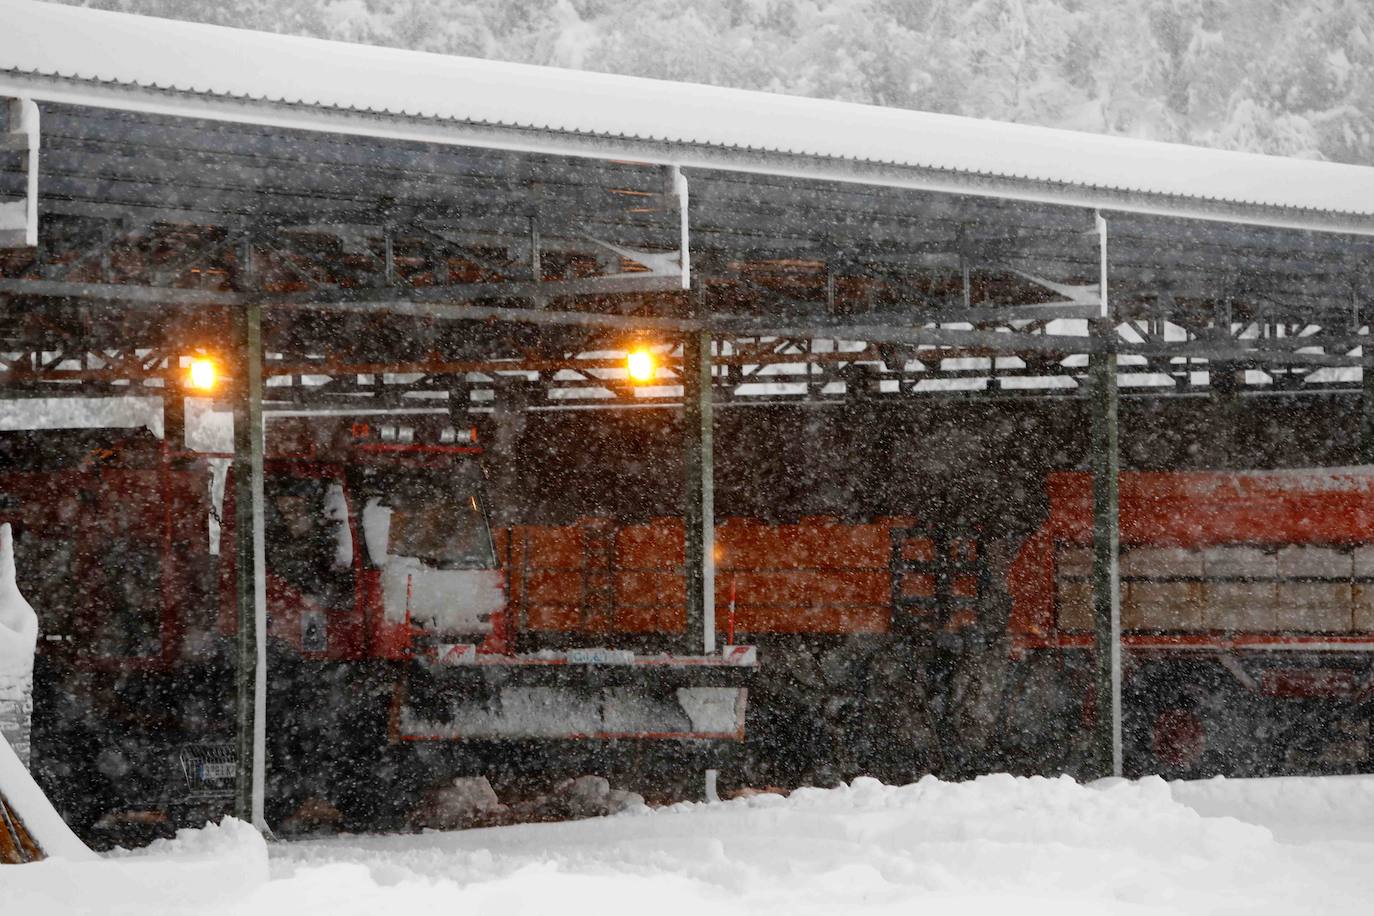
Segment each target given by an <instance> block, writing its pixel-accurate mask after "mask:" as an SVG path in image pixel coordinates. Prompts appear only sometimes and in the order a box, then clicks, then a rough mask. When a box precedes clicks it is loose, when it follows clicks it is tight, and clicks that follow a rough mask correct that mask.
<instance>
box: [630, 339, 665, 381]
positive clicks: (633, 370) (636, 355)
mask: <svg viewBox="0 0 1374 916" xmlns="http://www.w3.org/2000/svg"><path fill="white" fill-rule="evenodd" d="M625 368H626V369H627V370H629V373H630V381H632V382H635V383H637V384H641V385H642V384H644V383H645V382H652V381H653V380H654V376H655V375H657V374H658V362H657V361H656V360H655V359H654V354H652V353H650V352H649V351H648V350H646V349H645V348H643V347H640V348H639V349H637V350H631V351H630V355H629V356H627V357H625Z"/></svg>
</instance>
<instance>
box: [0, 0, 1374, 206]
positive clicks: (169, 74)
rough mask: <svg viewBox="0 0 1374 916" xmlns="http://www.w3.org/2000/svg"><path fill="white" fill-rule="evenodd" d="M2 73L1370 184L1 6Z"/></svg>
mask: <svg viewBox="0 0 1374 916" xmlns="http://www.w3.org/2000/svg"><path fill="white" fill-rule="evenodd" d="M0 20H3V21H4V22H5V28H3V29H0V73H3V72H9V73H15V74H30V75H36V76H50V77H60V78H63V79H67V80H76V81H83V82H90V83H101V84H122V85H126V86H136V87H143V88H150V89H153V88H156V89H167V90H177V91H181V92H185V93H192V94H199V95H206V96H218V97H225V98H233V99H240V100H251V101H261V102H269V103H285V104H292V105H298V106H305V107H311V108H321V109H342V110H346V111H354V112H359V113H371V114H390V115H398V116H412V117H422V118H428V119H434V120H438V121H454V122H463V123H467V124H478V125H489V126H493V127H506V128H516V129H528V130H539V131H546V132H552V133H563V134H576V135H581V136H589V135H590V136H597V137H610V138H621V139H625V140H633V141H639V142H659V143H667V144H682V145H692V146H702V147H713V148H718V149H729V150H741V151H748V152H752V153H775V154H778V155H789V156H806V157H818V158H827V159H839V160H848V161H853V162H858V163H866V164H872V165H886V166H898V167H910V168H917V169H928V170H936V171H942V172H952V173H963V174H967V175H981V176H992V177H996V178H1001V179H1006V180H1010V181H1019V182H1027V183H1040V184H1049V185H1060V186H1077V187H1084V188H1096V189H1103V190H1111V191H1119V192H1127V193H1134V194H1143V195H1149V196H1157V197H1162V198H1185V199H1191V200H1195V201H1223V202H1228V203H1234V204H1241V205H1250V206H1258V207H1276V208H1289V209H1297V210H1304V211H1316V212H1322V213H1332V214H1347V215H1361V216H1374V168H1366V167H1361V166H1352V165H1341V164H1336V163H1328V162H1318V161H1310V160H1296V159H1285V158H1280V157H1273V156H1261V155H1256V154H1250V153H1236V152H1227V151H1222V150H1212V149H1205V148H1200V147H1190V146H1184V145H1180V144H1169V143H1159V142H1154V141H1145V140H1136V139H1130V138H1122V137H1112V136H1106V135H1100V134H1089V133H1079V132H1073V131H1065V130H1057V129H1051V128H1043V127H1032V126H1028V125H1021V124H1009V123H1002V122H995V121H986V120H979V119H974V118H965V117H958V116H954V115H942V114H932V113H927V112H917V111H908V110H902V109H890V108H879V107H875V106H871V105H860V104H854V103H845V102H832V101H826V100H820V99H810V98H799V97H795V96H786V95H777V94H771V93H763V92H753V91H747V90H739V89H725V88H720V87H715V86H703V85H696V84H686V83H673V82H667V81H662V80H652V79H643V78H639V77H627V76H617V75H610V74H603V73H590V72H585V71H574V70H562V69H557V68H551V67H537V66H531V65H527V64H513V63H506V62H501V61H488V60H478V59H473V58H465V57H454V56H445V55H437V54H430V53H425V52H419V51H403V50H397V49H393V48H379V47H371V46H366V45H355V44H347V43H342V42H332V41H323V40H320V39H313V38H302V37H296V36H286V35H277V34H272V33H263V32H251V31H246V30H241V29H231V28H225V27H222V26H211V25H202V24H197V23H186V22H177V21H172V20H165V19H154V18H149V17H142V16H132V15H128V14H122V13H111V12H106V11H101V10H91V9H85V8H80V7H71V6H59V5H52V4H46V3H36V2H32V0H0Z"/></svg>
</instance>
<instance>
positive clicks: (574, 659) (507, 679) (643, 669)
mask: <svg viewBox="0 0 1374 916" xmlns="http://www.w3.org/2000/svg"><path fill="white" fill-rule="evenodd" d="M738 650H745V651H738ZM755 659H756V653H755V652H754V651H753V649H752V647H733V646H732V647H729V648H728V649H727V651H726V652H724V653H722V654H721V655H720V656H687V657H681V656H679V657H672V656H635V655H633V654H632V653H629V652H615V651H611V650H574V651H572V652H568V653H556V654H555V653H546V654H543V655H541V656H535V657H529V656H525V657H518V656H495V657H493V656H487V657H483V656H480V655H477V654H476V653H475V652H472V651H469V649H468V647H464V646H454V647H442V648H441V651H440V652H439V653H438V654H437V656H436V658H435V659H433V660H432V661H430V662H429V663H427V664H424V665H422V666H420V667H419V668H417V670H416V671H415V672H414V673H413V674H412V676H411V677H410V679H409V681H408V683H407V684H406V685H405V688H404V689H403V691H402V692H401V694H400V695H399V696H398V701H397V705H396V708H395V710H394V716H393V737H394V738H395V739H397V740H401V741H461V740H474V741H506V740H520V739H588V740H627V739H628V740H633V739H642V740H689V739H695V740H711V741H738V740H741V739H743V737H744V718H745V710H746V706H747V703H748V696H749V690H748V681H749V679H750V678H751V676H752V674H753V671H754V668H755V665H756V661H755Z"/></svg>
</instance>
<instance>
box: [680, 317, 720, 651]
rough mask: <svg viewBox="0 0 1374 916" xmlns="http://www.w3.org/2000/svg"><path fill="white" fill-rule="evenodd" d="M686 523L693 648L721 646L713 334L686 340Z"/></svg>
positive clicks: (695, 334)
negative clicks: (716, 512) (714, 449)
mask: <svg viewBox="0 0 1374 916" xmlns="http://www.w3.org/2000/svg"><path fill="white" fill-rule="evenodd" d="M682 414H683V416H682V422H683V430H682V437H683V460H682V465H683V478H684V479H683V484H684V488H683V489H684V492H683V502H684V506H683V508H684V512H683V523H684V525H685V548H686V549H685V553H684V557H683V562H684V567H683V573H684V575H685V576H686V579H687V583H686V584H687V626H686V633H685V634H684V635H685V637H686V640H687V643H688V645H689V647H690V651H693V652H696V651H698V650H699V651H701V652H704V653H706V654H708V655H709V654H710V653H712V652H714V651H715V650H716V558H715V540H716V528H715V489H714V480H713V473H714V472H713V464H714V462H713V459H712V441H711V440H712V428H711V427H712V404H711V335H710V334H709V333H708V332H706V331H700V332H693V333H691V334H688V335H687V336H686V337H684V338H683V341H682Z"/></svg>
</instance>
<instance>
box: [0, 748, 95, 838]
mask: <svg viewBox="0 0 1374 916" xmlns="http://www.w3.org/2000/svg"><path fill="white" fill-rule="evenodd" d="M49 856H57V857H61V858H64V859H75V860H82V859H93V858H95V853H93V852H91V850H90V849H89V848H88V847H87V846H86V844H85V843H83V842H81V840H80V839H78V838H77V836H76V834H74V833H72V831H71V829H70V828H69V827H68V826H67V825H66V823H65V822H64V821H63V820H62V816H61V815H60V814H58V813H57V810H56V809H54V808H53V806H52V804H51V803H50V802H49V801H48V797H47V796H46V795H44V794H43V790H42V789H40V788H38V784H37V783H35V782H34V781H33V777H32V776H30V775H29V771H28V769H27V768H26V767H25V766H24V764H23V763H21V762H20V760H19V756H18V755H17V754H15V753H14V749H13V748H11V747H10V745H9V742H8V741H6V740H5V737H4V736H3V735H0V864H7V865H14V864H22V863H25V862H36V861H38V860H39V859H45V858H48V857H49Z"/></svg>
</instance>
